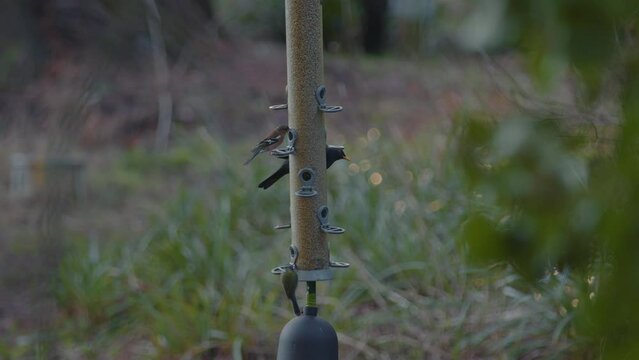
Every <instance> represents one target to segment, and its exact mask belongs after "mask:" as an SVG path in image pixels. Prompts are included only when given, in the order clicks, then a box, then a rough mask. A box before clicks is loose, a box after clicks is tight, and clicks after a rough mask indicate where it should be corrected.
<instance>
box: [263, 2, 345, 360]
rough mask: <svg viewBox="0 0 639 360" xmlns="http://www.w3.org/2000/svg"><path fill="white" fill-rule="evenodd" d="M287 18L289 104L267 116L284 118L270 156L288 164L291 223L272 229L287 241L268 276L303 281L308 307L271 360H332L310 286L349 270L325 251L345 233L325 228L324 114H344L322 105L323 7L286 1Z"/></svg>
mask: <svg viewBox="0 0 639 360" xmlns="http://www.w3.org/2000/svg"><path fill="white" fill-rule="evenodd" d="M285 11H286V58H287V81H288V85H287V93H288V100H287V103H286V104H282V105H273V106H271V107H270V109H272V110H287V111H288V126H289V128H290V129H291V130H290V132H289V146H288V147H286V148H285V149H283V150H280V151H279V152H278V151H275V152H274V153H273V155H275V156H288V158H289V164H290V165H289V166H290V168H289V169H290V171H289V172H290V174H291V176H290V204H291V207H290V209H291V223H290V225H279V226H276V228H277V229H289V228H290V231H291V233H292V241H291V246H290V256H291V260H290V263H289V264H286V265H283V266H279V267H276V268H274V269H273V270H272V272H273V273H274V274H282V273H284V272H286V271H295V272H296V275H297V279H298V281H300V282H306V285H307V286H306V288H307V304H306V306H305V307H304V313H303V315H301V316H297V317H295V318H293V319H292V320H291V321H290V322H289V323H288V324H287V325H286V326H285V327H284V329H283V330H282V333H281V335H280V339H279V346H278V356H277V358H278V359H279V360H293V359H322V360H324V359H331V360H332V359H337V358H338V351H337V349H338V345H337V336H336V335H335V330H334V329H333V327H332V326H331V325H330V324H329V323H328V322H326V321H324V320H322V319H320V318H319V317H318V316H317V313H318V308H317V304H316V282H317V281H326V280H330V279H332V278H333V271H332V269H333V268H344V267H348V266H349V264H347V263H343V262H334V261H331V256H330V250H329V244H328V240H329V238H330V237H331V236H333V235H338V234H341V233H343V232H344V229H342V228H339V227H336V226H332V225H330V223H329V214H330V212H329V207H328V204H327V195H326V149H327V144H326V129H325V127H324V115H325V114H328V113H335V112H339V111H341V110H342V107H341V106H331V105H327V103H326V98H327V89H326V87H325V86H324V84H323V81H324V71H323V39H322V2H321V0H286V1H285ZM294 283H295V282H294Z"/></svg>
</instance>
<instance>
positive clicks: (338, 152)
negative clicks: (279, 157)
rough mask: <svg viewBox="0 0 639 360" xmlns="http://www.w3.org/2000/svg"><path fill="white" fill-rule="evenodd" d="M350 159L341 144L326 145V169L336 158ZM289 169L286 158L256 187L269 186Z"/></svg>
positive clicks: (264, 187) (265, 187)
mask: <svg viewBox="0 0 639 360" xmlns="http://www.w3.org/2000/svg"><path fill="white" fill-rule="evenodd" d="M342 159H344V160H349V161H350V160H351V159H349V158H348V156H346V154H345V153H344V148H343V147H341V146H338V147H333V146H327V147H326V168H327V169H328V168H329V167H331V165H333V163H334V162H336V161H337V160H342ZM289 171H290V169H289V166H288V158H287V159H286V160H285V161H284V163H283V164H282V166H280V168H279V169H277V171H275V172H274V173H273V174H271V176H269V177H267V178H266V179H265V180H264V181H262V182H261V183H260V184H259V185H258V187H259V188H261V189H264V190H266V189H268V188H269V187H271V185H273V184H275V182H276V181H277V180H279V179H280V178H281V177H283V176H284V175H286V174H288V173H289Z"/></svg>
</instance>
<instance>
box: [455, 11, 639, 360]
mask: <svg viewBox="0 0 639 360" xmlns="http://www.w3.org/2000/svg"><path fill="white" fill-rule="evenodd" d="M638 20H639V3H637V2H635V1H610V2H601V1H571V0H563V1H509V2H508V11H507V12H506V13H505V18H504V20H503V24H505V25H504V26H505V27H506V28H508V29H509V30H510V31H511V34H512V37H510V38H509V39H508V40H509V41H512V42H513V44H516V45H517V46H519V47H520V49H522V50H523V53H524V54H525V58H526V60H527V62H528V64H529V65H530V69H531V70H532V71H531V72H532V74H533V75H534V78H535V79H536V80H538V81H539V83H540V84H546V85H548V84H549V83H550V84H551V83H553V82H555V81H554V79H555V78H556V77H558V76H559V75H560V74H561V73H562V72H563V71H564V70H565V64H568V65H569V66H571V67H572V68H573V69H574V71H575V73H576V74H577V75H578V78H579V80H580V87H581V88H582V89H583V94H584V99H583V102H584V103H585V104H594V103H596V101H597V100H598V99H600V98H601V97H603V96H610V95H611V94H610V92H611V91H613V93H612V95H613V97H614V94H619V96H618V103H619V106H620V108H621V111H620V114H619V115H620V121H619V123H618V124H617V125H618V131H617V134H616V137H615V140H614V141H613V146H612V150H610V149H609V147H605V146H599V147H595V149H594V150H595V151H593V149H592V142H590V141H585V140H594V139H583V138H582V139H579V136H575V134H576V133H579V132H580V131H579V125H577V129H575V128H574V127H568V126H565V125H566V124H561V123H557V122H556V120H547V119H521V118H515V119H499V120H497V121H493V120H487V119H482V118H478V117H474V116H469V117H466V118H464V119H463V121H461V122H460V127H459V129H458V134H459V135H460V137H459V138H458V139H457V140H456V141H457V146H456V149H457V158H458V164H460V165H461V169H463V172H464V175H465V180H466V184H467V186H468V189H469V190H470V195H471V196H473V197H474V198H476V199H477V200H476V201H475V211H474V213H473V214H471V215H470V216H469V218H468V219H467V221H466V223H465V226H464V228H463V231H462V232H461V236H460V240H461V241H462V244H464V246H465V247H467V248H468V250H469V255H470V256H471V258H473V259H475V260H480V261H482V262H485V261H488V262H494V261H501V260H506V261H509V262H511V263H512V264H513V265H514V267H515V269H517V270H518V271H519V273H521V274H523V275H525V276H526V277H527V278H528V279H531V280H538V279H540V278H542V275H543V274H544V273H552V272H553V269H559V270H561V271H562V272H565V273H567V274H571V276H572V277H573V278H574V279H575V280H576V281H577V285H578V287H579V289H580V291H579V302H578V304H579V306H578V309H579V310H578V311H577V313H576V314H577V317H576V319H575V325H576V329H577V331H578V333H579V334H582V335H587V336H589V338H590V341H591V345H592V346H593V347H594V348H596V349H597V351H599V352H600V353H601V354H602V357H603V358H606V359H630V358H637V357H639V345H638V344H637V342H636V339H637V338H639V315H637V314H636V312H635V311H634V309H633V306H634V305H635V304H636V303H637V301H638V300H639V290H638V289H637V287H636V286H635V285H636V282H637V281H638V280H639V266H637V261H636V255H637V254H639V245H638V243H637V241H636V239H637V237H638V236H639V222H637V218H636V213H637V211H638V207H637V204H638V203H639V185H638V184H639V181H638V180H639V161H638V160H639V158H638V157H637V156H638V154H639V152H638V151H637V149H638V148H637V144H638V141H637V139H639V106H637V104H638V103H639V102H638V100H639V91H638V89H639V76H638V75H637V74H639V73H638V71H637V70H639V68H638V67H637V64H638V63H639V47H638V46H637V45H638V44H637V42H636V39H637V35H638V33H637V27H636V26H637V22H638ZM551 80H552V81H551ZM603 84H607V86H603ZM610 84H613V85H610ZM612 89H614V90H612ZM553 121H554V122H553ZM597 125H599V124H588V123H586V122H585V121H584V122H583V123H582V124H581V126H582V127H586V126H597ZM575 139H578V141H575Z"/></svg>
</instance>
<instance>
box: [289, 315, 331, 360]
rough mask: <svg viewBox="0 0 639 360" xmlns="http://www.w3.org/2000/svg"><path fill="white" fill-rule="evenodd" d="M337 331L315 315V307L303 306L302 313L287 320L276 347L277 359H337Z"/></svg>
mask: <svg viewBox="0 0 639 360" xmlns="http://www.w3.org/2000/svg"><path fill="white" fill-rule="evenodd" d="M337 359H338V342H337V333H336V332H335V329H333V326H331V324H329V323H328V321H326V320H324V319H322V318H320V317H318V316H317V308H316V307H309V306H306V307H304V315H302V316H297V317H295V318H293V320H291V321H289V322H288V323H287V324H286V326H284V329H282V333H281V334H280V341H279V345H278V347H277V360H337Z"/></svg>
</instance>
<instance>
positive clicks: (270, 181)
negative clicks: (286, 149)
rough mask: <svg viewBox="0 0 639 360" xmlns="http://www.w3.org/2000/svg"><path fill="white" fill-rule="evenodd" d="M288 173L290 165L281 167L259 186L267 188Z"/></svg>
mask: <svg viewBox="0 0 639 360" xmlns="http://www.w3.org/2000/svg"><path fill="white" fill-rule="evenodd" d="M286 174H288V167H281V168H279V169H278V170H277V171H276V172H274V173H273V175H271V176H269V177H267V178H266V179H265V180H264V181H262V182H261V183H260V184H259V185H258V186H257V187H259V188H261V189H264V190H266V189H268V188H270V187H271V185H273V184H275V182H276V181H277V180H279V179H280V178H281V177H282V176H284V175H286Z"/></svg>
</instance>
